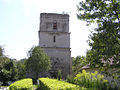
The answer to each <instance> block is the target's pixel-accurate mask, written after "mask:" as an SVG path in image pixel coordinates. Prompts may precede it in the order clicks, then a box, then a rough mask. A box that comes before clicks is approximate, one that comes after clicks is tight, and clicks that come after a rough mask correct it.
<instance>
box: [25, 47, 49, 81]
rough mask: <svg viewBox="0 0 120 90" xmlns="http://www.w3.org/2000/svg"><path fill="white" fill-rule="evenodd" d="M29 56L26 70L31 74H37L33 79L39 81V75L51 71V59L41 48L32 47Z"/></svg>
mask: <svg viewBox="0 0 120 90" xmlns="http://www.w3.org/2000/svg"><path fill="white" fill-rule="evenodd" d="M28 54H29V58H28V60H27V61H26V69H27V70H28V71H30V72H35V73H36V74H35V76H34V77H33V78H34V79H35V80H37V79H38V75H39V73H41V72H45V71H47V70H49V69H50V67H51V63H50V57H49V56H47V55H46V53H44V51H43V50H42V49H41V48H40V47H39V46H36V47H32V48H31V50H30V51H29V52H28Z"/></svg>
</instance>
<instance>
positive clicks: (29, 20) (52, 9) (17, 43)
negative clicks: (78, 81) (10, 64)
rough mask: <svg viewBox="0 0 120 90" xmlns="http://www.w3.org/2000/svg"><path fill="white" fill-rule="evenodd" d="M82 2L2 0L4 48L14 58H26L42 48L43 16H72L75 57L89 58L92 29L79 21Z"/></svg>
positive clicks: (0, 22) (1, 39)
mask: <svg viewBox="0 0 120 90" xmlns="http://www.w3.org/2000/svg"><path fill="white" fill-rule="evenodd" d="M80 1H81V0H0V45H1V46H3V47H4V49H5V54H6V55H8V56H9V57H10V58H15V59H18V60H19V59H22V58H26V57H27V52H28V50H30V48H31V47H32V46H33V45H38V31H39V23H40V20H39V17H40V13H43V12H46V13H62V12H65V13H68V14H69V15H70V22H69V23H70V32H71V45H70V47H71V55H72V56H73V57H75V56H78V55H85V52H86V50H87V49H89V46H88V44H87V42H86V40H88V35H89V34H90V32H89V30H90V29H91V28H92V27H93V26H91V27H87V26H86V23H85V22H84V21H80V20H78V19H77V16H76V13H77V7H76V5H78V3H79V2H80Z"/></svg>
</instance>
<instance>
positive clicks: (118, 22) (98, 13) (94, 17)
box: [77, 0, 120, 67]
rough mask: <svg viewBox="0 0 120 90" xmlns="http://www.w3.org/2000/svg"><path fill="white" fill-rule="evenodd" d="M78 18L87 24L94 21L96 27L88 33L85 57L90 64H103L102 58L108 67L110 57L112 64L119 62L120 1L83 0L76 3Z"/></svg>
mask: <svg viewBox="0 0 120 90" xmlns="http://www.w3.org/2000/svg"><path fill="white" fill-rule="evenodd" d="M78 11H79V12H78V14H77V16H78V18H79V19H80V20H85V21H87V22H88V25H90V24H91V23H93V22H95V23H97V25H98V27H97V28H96V29H95V32H94V33H92V35H90V39H89V45H90V47H91V50H90V51H88V53H87V54H88V55H87V57H89V58H87V59H89V62H90V64H91V66H98V67H99V66H100V67H101V66H103V65H104V64H103V60H104V62H105V63H106V66H108V67H109V65H110V62H111V58H112V59H113V60H114V62H113V63H114V64H115V65H116V64H120V55H119V54H120V1H119V0H85V2H83V1H82V2H80V4H79V5H78Z"/></svg>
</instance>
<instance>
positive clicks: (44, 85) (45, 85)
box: [39, 78, 86, 90]
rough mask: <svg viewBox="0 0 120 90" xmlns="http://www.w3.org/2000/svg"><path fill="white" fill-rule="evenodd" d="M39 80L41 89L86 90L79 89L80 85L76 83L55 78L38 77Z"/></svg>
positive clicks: (84, 89) (83, 89)
mask: <svg viewBox="0 0 120 90" xmlns="http://www.w3.org/2000/svg"><path fill="white" fill-rule="evenodd" d="M39 81H40V85H39V86H40V89H41V90H86V88H83V87H81V89H79V88H80V87H79V86H77V85H74V84H70V83H67V82H65V81H59V80H56V79H49V78H39Z"/></svg>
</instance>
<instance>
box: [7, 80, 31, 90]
mask: <svg viewBox="0 0 120 90" xmlns="http://www.w3.org/2000/svg"><path fill="white" fill-rule="evenodd" d="M9 90H33V83H32V79H30V78H28V79H21V80H19V81H16V82H14V83H13V84H11V85H10V86H9Z"/></svg>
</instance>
